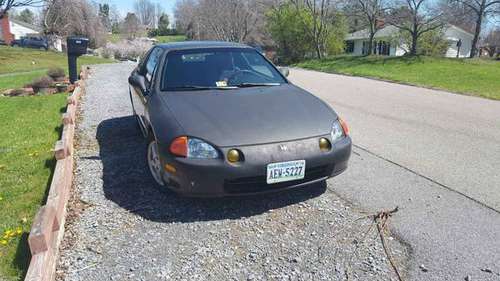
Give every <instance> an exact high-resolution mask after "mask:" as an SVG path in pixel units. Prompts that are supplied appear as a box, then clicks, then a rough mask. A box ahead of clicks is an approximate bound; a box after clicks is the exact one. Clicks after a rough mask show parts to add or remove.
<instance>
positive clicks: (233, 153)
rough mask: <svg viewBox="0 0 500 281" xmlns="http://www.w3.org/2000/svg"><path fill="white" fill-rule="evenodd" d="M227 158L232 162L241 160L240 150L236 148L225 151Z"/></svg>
mask: <svg viewBox="0 0 500 281" xmlns="http://www.w3.org/2000/svg"><path fill="white" fill-rule="evenodd" d="M227 160H228V161H229V162H232V163H236V162H239V161H240V160H241V156H240V152H239V151H238V150H236V149H231V150H229V151H228V152H227Z"/></svg>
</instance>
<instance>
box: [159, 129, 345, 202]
mask: <svg viewBox="0 0 500 281" xmlns="http://www.w3.org/2000/svg"><path fill="white" fill-rule="evenodd" d="M322 137H326V138H328V139H329V138H330V136H329V135H325V136H322ZM319 138H320V137H315V138H308V139H303V140H295V141H290V142H281V143H271V144H261V145H252V146H240V147H238V146H235V147H225V148H221V149H220V152H221V153H222V154H223V155H224V156H225V155H226V154H227V151H228V150H229V149H232V148H236V149H238V150H240V151H241V152H242V153H243V155H244V161H243V162H240V163H237V164H233V163H230V162H228V161H227V160H226V159H225V157H224V159H222V158H221V159H187V158H178V157H172V156H170V155H169V154H168V153H164V155H162V164H163V166H165V164H169V165H171V166H173V167H175V170H176V171H175V173H167V172H165V171H164V173H163V178H164V180H165V182H167V183H168V184H167V185H168V186H169V187H170V188H171V189H172V190H173V191H175V192H177V193H180V194H183V195H186V196H193V197H222V196H238V195H251V194H260V193H268V192H276V191H280V190H285V189H290V188H297V187H301V186H305V185H308V184H311V183H315V182H318V181H323V180H325V179H327V178H330V177H333V176H336V175H339V174H340V173H342V172H343V171H345V170H346V169H347V163H348V160H349V157H350V155H351V145H352V143H351V139H350V138H349V137H345V138H343V139H342V140H340V141H338V142H337V143H335V144H334V145H333V147H332V149H331V150H330V151H328V152H323V151H321V150H320V149H319V145H318V141H319ZM283 144H285V145H286V146H287V148H288V149H287V150H286V151H282V150H280V148H279V147H280V145H283ZM159 149H160V151H168V150H167V149H168V148H167V147H162V146H161V145H160V147H159ZM292 160H305V161H306V170H305V178H304V179H302V180H295V181H289V182H283V183H276V184H267V183H266V173H267V165H268V164H270V163H276V162H286V161H292Z"/></svg>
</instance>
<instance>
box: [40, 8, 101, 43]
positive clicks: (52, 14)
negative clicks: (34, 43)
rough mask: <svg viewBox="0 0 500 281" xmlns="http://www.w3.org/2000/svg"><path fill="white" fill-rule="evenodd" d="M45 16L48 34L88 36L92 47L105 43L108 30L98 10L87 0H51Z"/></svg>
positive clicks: (45, 10)
mask: <svg viewBox="0 0 500 281" xmlns="http://www.w3.org/2000/svg"><path fill="white" fill-rule="evenodd" d="M43 15H44V22H43V25H44V32H45V33H46V34H49V35H59V36H64V37H65V36H70V35H82V36H86V37H88V38H89V39H90V43H91V46H92V47H99V46H102V45H103V44H104V43H105V40H106V29H105V27H104V25H103V24H102V21H101V19H100V18H99V14H98V9H97V8H96V7H95V6H93V5H92V4H91V3H90V2H88V1H87V0H49V1H47V4H46V7H45V9H44V11H43Z"/></svg>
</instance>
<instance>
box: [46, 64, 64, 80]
mask: <svg viewBox="0 0 500 281" xmlns="http://www.w3.org/2000/svg"><path fill="white" fill-rule="evenodd" d="M47 75H48V76H49V77H51V78H52V79H57V78H61V77H64V76H66V73H65V72H64V69H62V68H60V67H53V68H50V69H49V70H48V71H47Z"/></svg>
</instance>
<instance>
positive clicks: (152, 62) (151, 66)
mask: <svg viewBox="0 0 500 281" xmlns="http://www.w3.org/2000/svg"><path fill="white" fill-rule="evenodd" d="M161 51H162V50H161V49H160V48H156V49H154V50H153V51H151V54H150V55H149V57H148V61H147V62H146V79H148V81H151V78H152V77H153V72H154V71H155V68H156V65H157V64H158V60H159V59H160V56H161V53H162V52H161Z"/></svg>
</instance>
